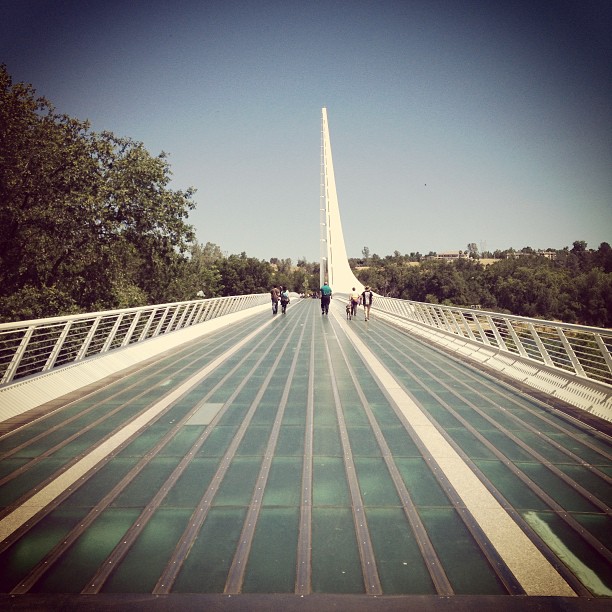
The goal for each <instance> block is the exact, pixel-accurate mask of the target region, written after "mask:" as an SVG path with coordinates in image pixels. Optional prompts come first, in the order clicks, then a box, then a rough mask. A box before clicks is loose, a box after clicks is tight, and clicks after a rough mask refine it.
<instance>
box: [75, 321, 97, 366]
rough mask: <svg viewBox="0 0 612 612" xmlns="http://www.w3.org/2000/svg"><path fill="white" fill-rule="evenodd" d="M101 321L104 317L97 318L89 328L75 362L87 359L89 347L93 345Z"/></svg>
mask: <svg viewBox="0 0 612 612" xmlns="http://www.w3.org/2000/svg"><path fill="white" fill-rule="evenodd" d="M101 319H102V317H96V318H95V319H94V320H93V323H92V324H91V327H90V328H89V331H88V332H87V336H86V338H85V340H84V341H83V344H81V348H80V349H79V352H78V353H77V356H76V358H75V361H81V360H82V359H85V355H87V350H88V349H89V345H90V344H91V343H92V341H93V339H94V337H95V335H96V330H97V329H98V325H100V321H101Z"/></svg>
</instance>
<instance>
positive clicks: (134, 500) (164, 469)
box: [112, 457, 180, 508]
mask: <svg viewBox="0 0 612 612" xmlns="http://www.w3.org/2000/svg"><path fill="white" fill-rule="evenodd" d="M179 461H180V459H179V458H178V457H155V458H154V459H152V460H151V461H149V463H148V464H147V465H145V467H144V468H143V469H142V471H141V472H140V473H139V474H138V475H137V476H136V477H135V478H134V479H133V480H132V482H131V483H130V486H129V487H128V488H127V489H125V490H124V491H123V492H122V493H120V494H119V496H118V497H117V498H116V499H115V501H114V502H113V503H112V505H113V506H114V507H120V506H124V507H128V508H129V507H132V508H133V507H141V508H142V507H144V506H146V505H147V504H148V503H149V502H150V501H151V498H152V497H153V496H154V495H155V494H156V493H157V491H159V489H161V487H162V485H163V484H164V482H165V481H166V479H167V478H168V476H170V474H171V473H172V471H173V470H174V468H175V467H176V466H177V465H178V463H179Z"/></svg>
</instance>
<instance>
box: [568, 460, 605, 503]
mask: <svg viewBox="0 0 612 612" xmlns="http://www.w3.org/2000/svg"><path fill="white" fill-rule="evenodd" d="M557 467H558V468H559V469H560V470H561V471H562V472H564V473H565V474H567V475H568V476H569V477H570V478H572V479H573V480H575V481H576V482H577V483H578V484H580V486H582V487H584V488H585V489H587V490H588V491H589V492H590V493H591V494H593V495H594V496H595V497H596V498H597V499H599V500H600V501H602V502H603V503H604V504H606V506H608V507H611V506H612V487H611V486H610V485H609V484H608V483H607V482H606V481H605V480H604V479H603V478H601V477H600V476H598V475H597V474H594V473H593V472H592V471H591V470H589V469H587V468H585V467H583V466H581V465H563V464H557Z"/></svg>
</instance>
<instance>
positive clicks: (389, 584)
mask: <svg viewBox="0 0 612 612" xmlns="http://www.w3.org/2000/svg"><path fill="white" fill-rule="evenodd" d="M366 517H367V519H368V528H369V531H370V538H371V540H372V546H373V547H374V553H375V556H376V566H377V569H378V575H379V578H380V582H381V586H382V589H383V592H384V593H385V594H386V595H399V594H429V595H435V593H436V589H435V587H434V584H433V582H432V580H431V577H430V575H429V572H428V571H427V566H426V564H425V561H424V559H423V557H422V555H421V551H420V549H419V547H418V545H417V543H416V540H415V539H414V535H413V533H412V530H411V529H410V525H409V524H408V521H407V519H406V515H405V514H404V511H403V510H402V509H401V508H367V509H366Z"/></svg>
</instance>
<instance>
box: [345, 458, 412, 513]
mask: <svg viewBox="0 0 612 612" xmlns="http://www.w3.org/2000/svg"><path fill="white" fill-rule="evenodd" d="M354 463H355V470H356V472H357V480H358V482H359V489H360V491H361V498H362V500H363V504H364V506H401V501H400V498H399V496H398V494H397V491H396V489H395V485H394V484H393V479H392V478H391V475H390V474H389V470H388V469H387V465H386V464H385V461H384V459H382V458H381V459H377V458H369V457H355V458H354Z"/></svg>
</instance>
